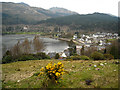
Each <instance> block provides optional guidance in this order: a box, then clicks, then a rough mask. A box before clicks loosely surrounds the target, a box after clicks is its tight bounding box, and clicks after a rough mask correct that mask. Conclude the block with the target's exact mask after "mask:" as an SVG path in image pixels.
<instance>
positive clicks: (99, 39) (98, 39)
mask: <svg viewBox="0 0 120 90" xmlns="http://www.w3.org/2000/svg"><path fill="white" fill-rule="evenodd" d="M57 35H58V36H59V35H61V34H57ZM119 38H120V37H119V36H118V34H117V33H106V32H97V33H94V34H90V35H85V34H82V35H80V38H78V35H77V34H74V35H73V37H72V39H67V38H58V39H59V40H64V41H68V42H70V41H72V42H74V43H75V47H76V54H77V55H81V49H82V48H83V47H84V48H85V50H87V49H88V48H96V49H97V50H98V51H99V50H104V49H105V48H106V47H107V46H109V45H111V41H112V40H116V39H119ZM69 48H72V47H68V48H67V49H65V50H64V51H63V52H60V53H59V55H60V59H63V58H66V57H69V56H70V51H69ZM48 55H49V56H50V58H53V57H55V55H56V52H50V53H48Z"/></svg>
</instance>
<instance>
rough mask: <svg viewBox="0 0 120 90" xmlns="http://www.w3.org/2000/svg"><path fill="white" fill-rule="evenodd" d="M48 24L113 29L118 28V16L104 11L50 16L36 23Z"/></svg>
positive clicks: (77, 27) (90, 28)
mask: <svg viewBox="0 0 120 90" xmlns="http://www.w3.org/2000/svg"><path fill="white" fill-rule="evenodd" d="M42 23H45V24H49V25H61V26H63V25H67V26H69V27H71V29H78V30H80V29H85V30H87V29H89V30H93V29H95V28H98V29H102V30H108V31H110V30H115V31H117V28H118V18H117V17H115V16H111V15H108V14H104V13H93V14H84V15H79V14H77V15H70V16H65V17H58V18H51V19H47V20H43V21H40V22H38V24H42Z"/></svg>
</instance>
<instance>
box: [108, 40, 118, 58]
mask: <svg viewBox="0 0 120 90" xmlns="http://www.w3.org/2000/svg"><path fill="white" fill-rule="evenodd" d="M119 47H120V41H119V40H115V41H113V42H112V44H111V45H110V46H109V48H108V53H110V54H112V55H113V56H114V58H115V59H119V58H120V48H119Z"/></svg>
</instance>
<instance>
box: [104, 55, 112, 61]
mask: <svg viewBox="0 0 120 90" xmlns="http://www.w3.org/2000/svg"><path fill="white" fill-rule="evenodd" d="M104 58H105V59H107V60H111V59H114V57H113V55H111V54H104Z"/></svg>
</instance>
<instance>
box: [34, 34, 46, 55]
mask: <svg viewBox="0 0 120 90" xmlns="http://www.w3.org/2000/svg"><path fill="white" fill-rule="evenodd" d="M33 46H34V51H36V52H37V53H39V52H41V51H42V50H43V49H44V47H45V45H44V43H43V41H42V40H40V39H39V36H35V37H34V39H33Z"/></svg>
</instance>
